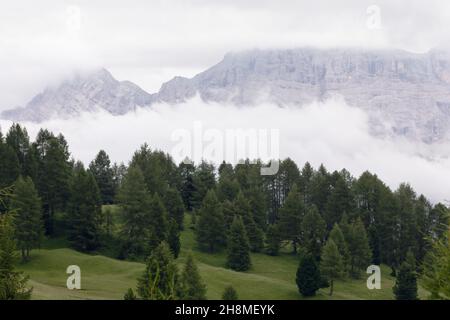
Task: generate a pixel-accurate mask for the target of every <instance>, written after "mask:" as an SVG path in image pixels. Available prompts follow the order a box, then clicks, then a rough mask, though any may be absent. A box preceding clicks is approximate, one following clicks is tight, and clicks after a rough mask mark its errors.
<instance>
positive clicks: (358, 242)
mask: <svg viewBox="0 0 450 320" xmlns="http://www.w3.org/2000/svg"><path fill="white" fill-rule="evenodd" d="M346 239H347V244H348V250H349V254H350V274H351V275H352V277H354V278H359V276H360V273H361V271H363V270H365V269H366V268H367V267H368V266H369V265H370V263H371V260H372V253H371V251H370V246H369V240H368V238H367V233H366V230H365V228H364V225H363V223H362V221H361V219H360V218H358V219H357V220H356V221H355V222H354V223H353V224H352V225H350V229H349V234H348V236H347V237H346Z"/></svg>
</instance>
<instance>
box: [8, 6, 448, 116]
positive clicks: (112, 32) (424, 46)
mask: <svg viewBox="0 0 450 320" xmlns="http://www.w3.org/2000/svg"><path fill="white" fill-rule="evenodd" d="M311 2H312V3H311ZM370 5H377V6H378V7H379V8H380V18H381V19H380V20H379V21H380V22H381V25H380V26H381V28H379V29H377V28H375V29H374V28H368V27H367V21H368V19H369V18H370V17H374V14H373V13H369V14H368V13H367V8H368V7H369V6H370ZM377 21H378V20H377ZM449 21H450V2H449V1H446V0H440V1H438V0H431V1H425V0H420V1H419V0H415V1H414V0H413V1H406V0H402V1H365V0H342V1H331V0H329V1H323V0H315V1H310V0H283V1H277V0H231V1H230V0H228V1H214V0H190V1H189V0H188V1H182V0H150V1H149V0H128V1H126V2H124V1H117V0H97V1H92V0H78V1H77V0H71V1H66V0H39V1H32V2H31V1H25V0H15V1H8V2H6V1H2V4H1V6H0V71H1V72H0V86H1V88H2V94H1V95H0V110H2V109H7V108H11V107H14V106H17V105H23V104H25V103H26V102H27V101H28V100H29V99H30V98H31V97H32V96H34V95H35V94H36V93H38V92H39V91H40V90H42V89H43V88H44V87H45V86H47V85H48V84H49V83H52V82H55V81H58V79H60V78H61V77H63V76H64V75H65V74H67V73H68V72H70V71H71V70H72V69H73V68H89V67H98V66H102V67H106V68H107V69H109V70H110V71H111V72H112V73H113V75H114V76H115V77H116V78H118V79H119V80H130V81H133V82H135V83H137V84H138V85H140V86H141V87H143V88H144V89H146V90H147V91H149V92H155V91H157V90H158V89H159V87H160V86H161V84H162V83H163V82H165V81H168V80H170V79H171V78H172V77H174V76H176V75H182V76H189V77H190V76H193V75H194V74H196V73H198V72H200V71H202V70H204V69H206V68H207V67H209V66H211V65H213V64H215V63H217V62H218V61H220V59H221V58H222V57H223V55H224V54H225V53H226V52H228V51H236V50H241V49H249V48H256V47H258V48H266V47H299V46H303V45H314V46H329V47H330V46H381V47H383V46H389V47H397V48H404V49H407V50H411V51H426V50H428V49H429V48H431V47H436V46H443V45H446V44H445V42H443V40H446V39H450V37H449V36H450V28H449V24H450V22H449ZM372 25H373V24H372Z"/></svg>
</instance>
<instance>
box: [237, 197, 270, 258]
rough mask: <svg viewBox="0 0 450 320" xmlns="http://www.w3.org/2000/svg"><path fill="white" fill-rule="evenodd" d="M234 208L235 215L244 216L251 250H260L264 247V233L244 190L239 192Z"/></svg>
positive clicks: (243, 219)
mask: <svg viewBox="0 0 450 320" xmlns="http://www.w3.org/2000/svg"><path fill="white" fill-rule="evenodd" d="M234 210H235V211H234V214H235V215H239V216H241V217H242V221H243V222H244V226H245V230H246V232H247V236H248V240H249V243H250V250H251V251H253V252H260V251H261V250H262V249H263V247H264V234H263V231H262V230H261V229H260V228H259V227H258V226H257V225H256V223H255V220H254V219H253V215H252V211H251V207H250V204H249V202H248V200H247V199H246V198H245V196H244V194H243V193H242V192H239V194H238V195H237V197H236V200H235V201H234Z"/></svg>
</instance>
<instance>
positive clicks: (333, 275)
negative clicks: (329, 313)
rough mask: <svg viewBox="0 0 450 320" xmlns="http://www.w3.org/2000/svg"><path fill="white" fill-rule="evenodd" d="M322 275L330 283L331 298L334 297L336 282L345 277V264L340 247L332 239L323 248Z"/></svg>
mask: <svg viewBox="0 0 450 320" xmlns="http://www.w3.org/2000/svg"><path fill="white" fill-rule="evenodd" d="M320 274H321V275H322V276H324V277H325V278H326V279H327V280H328V281H329V283H330V296H331V295H333V284H334V280H336V279H339V278H342V277H343V275H344V262H343V259H342V256H341V254H340V253H339V250H338V247H337V246H336V244H335V243H334V241H333V240H332V239H328V241H327V243H326V244H325V246H324V247H323V250H322V256H321V260H320Z"/></svg>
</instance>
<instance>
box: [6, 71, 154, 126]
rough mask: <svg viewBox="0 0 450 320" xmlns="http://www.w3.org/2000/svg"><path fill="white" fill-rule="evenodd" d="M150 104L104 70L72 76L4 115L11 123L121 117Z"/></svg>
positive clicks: (146, 97) (128, 84)
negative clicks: (100, 114)
mask: <svg viewBox="0 0 450 320" xmlns="http://www.w3.org/2000/svg"><path fill="white" fill-rule="evenodd" d="M150 103H151V95H150V94H148V93H147V92H145V91H144V90H142V89H141V88H139V87H138V86H137V85H135V84H134V83H131V82H129V81H122V82H120V81H117V80H116V79H114V78H113V76H112V75H111V74H110V73H109V72H108V71H107V70H105V69H100V70H96V71H93V72H89V73H82V74H81V73H80V74H76V75H74V76H73V77H71V78H70V79H67V80H65V81H64V82H62V83H61V84H60V85H58V86H56V87H50V88H47V89H46V90H45V91H44V92H42V93H40V94H38V95H37V96H36V97H34V98H33V99H32V100H31V101H30V102H29V103H28V104H27V105H26V106H25V107H24V108H16V109H12V110H7V111H4V112H3V113H2V114H1V117H2V118H4V119H10V120H14V121H33V122H41V121H45V120H48V119H51V118H62V119H67V118H70V117H74V116H77V115H79V114H80V113H82V112H93V111H97V110H100V109H103V110H105V111H108V112H110V113H111V114H113V115H123V114H126V113H128V112H130V111H133V110H135V109H136V107H143V106H147V105H149V104H150Z"/></svg>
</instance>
